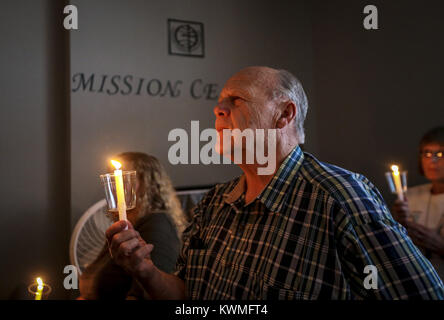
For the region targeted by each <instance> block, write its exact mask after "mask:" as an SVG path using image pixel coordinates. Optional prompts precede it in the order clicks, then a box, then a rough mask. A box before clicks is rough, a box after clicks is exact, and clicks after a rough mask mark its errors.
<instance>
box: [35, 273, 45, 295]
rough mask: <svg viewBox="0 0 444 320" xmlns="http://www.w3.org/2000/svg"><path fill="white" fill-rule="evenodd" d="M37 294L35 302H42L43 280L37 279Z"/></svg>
mask: <svg viewBox="0 0 444 320" xmlns="http://www.w3.org/2000/svg"><path fill="white" fill-rule="evenodd" d="M36 281H37V292H36V293H35V300H42V291H43V280H42V278H40V277H39V278H37V279H36Z"/></svg>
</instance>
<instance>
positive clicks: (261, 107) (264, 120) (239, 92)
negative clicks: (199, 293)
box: [214, 70, 276, 151]
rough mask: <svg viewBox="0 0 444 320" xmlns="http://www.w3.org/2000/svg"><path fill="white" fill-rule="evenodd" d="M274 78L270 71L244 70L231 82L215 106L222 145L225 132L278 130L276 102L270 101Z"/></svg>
mask: <svg viewBox="0 0 444 320" xmlns="http://www.w3.org/2000/svg"><path fill="white" fill-rule="evenodd" d="M273 76H274V75H273V74H269V75H268V77H267V74H266V72H261V71H260V70H258V71H257V72H255V71H252V70H249V71H241V72H239V73H237V74H235V75H234V76H233V77H231V78H230V79H229V80H228V81H227V83H226V84H225V86H224V88H223V89H222V92H221V94H220V96H219V100H218V104H217V106H216V107H214V114H215V116H216V122H215V127H216V130H217V131H218V135H219V138H220V139H221V142H222V130H223V129H231V130H232V129H240V130H241V131H243V130H245V129H247V128H251V129H253V130H254V129H269V128H274V127H275V119H274V114H275V108H276V103H275V102H274V101H272V100H271V99H270V92H271V91H272V89H273V88H272V86H273V85H274V81H273V80H270V79H274V78H273ZM222 144H223V142H222V143H221V146H220V148H222ZM219 151H222V149H220V150H219Z"/></svg>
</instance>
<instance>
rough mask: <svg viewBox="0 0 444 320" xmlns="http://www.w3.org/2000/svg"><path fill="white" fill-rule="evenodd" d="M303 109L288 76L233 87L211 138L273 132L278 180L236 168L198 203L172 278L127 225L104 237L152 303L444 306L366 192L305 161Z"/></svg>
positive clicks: (425, 270) (243, 74)
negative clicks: (423, 302)
mask: <svg viewBox="0 0 444 320" xmlns="http://www.w3.org/2000/svg"><path fill="white" fill-rule="evenodd" d="M307 106H308V105H307V98H306V96H305V93H304V91H303V88H302V86H301V84H300V83H299V81H298V80H297V79H296V78H295V77H294V76H292V75H291V74H290V73H289V72H287V71H284V70H274V69H271V68H266V67H249V68H245V69H243V70H241V71H240V72H238V73H236V74H235V75H234V76H233V77H231V78H230V79H229V80H228V81H227V83H226V84H225V86H224V88H223V90H222V92H221V94H220V98H219V101H218V105H217V106H216V107H215V109H214V113H215V115H216V129H217V130H218V131H221V130H222V129H236V128H237V129H241V130H243V129H246V128H252V129H275V130H276V137H277V139H276V162H277V164H278V165H279V166H278V167H277V168H276V171H275V172H274V174H272V175H258V174H257V168H258V167H259V166H260V165H259V164H258V163H257V162H254V163H251V164H239V166H240V167H241V169H242V170H243V172H244V174H243V175H242V176H241V177H239V178H236V179H234V180H232V181H230V182H228V183H225V184H221V185H217V186H216V187H215V188H213V189H212V190H211V191H210V192H209V193H208V194H207V195H206V196H205V197H204V199H203V200H202V201H201V202H200V203H199V204H198V205H197V206H196V208H194V210H193V216H194V218H193V221H192V223H191V224H190V226H189V227H188V228H187V230H186V231H185V235H184V244H183V248H182V253H181V256H180V258H179V260H178V263H177V272H176V273H175V274H174V275H173V274H166V273H164V272H162V271H160V270H159V269H158V268H157V267H156V266H155V265H154V264H153V262H152V261H151V259H150V252H151V251H152V250H153V247H152V245H150V244H146V243H144V242H143V240H141V239H140V237H139V236H138V234H137V232H135V231H134V229H133V228H132V226H131V225H130V224H129V223H128V225H129V229H128V230H124V228H125V226H126V224H127V223H125V222H123V221H122V222H117V223H115V224H114V225H112V226H111V227H110V228H109V229H108V230H107V238H108V242H109V246H110V252H111V255H112V256H113V257H114V259H115V261H116V262H117V263H118V264H119V265H121V266H122V267H124V268H125V269H126V270H127V271H128V272H131V273H132V274H133V275H134V276H135V277H137V278H138V279H139V281H140V283H141V284H142V285H143V286H144V287H145V288H146V290H147V291H148V292H149V293H150V294H151V295H152V297H154V298H158V299H181V298H191V299H359V298H373V299H407V298H420V299H443V298H444V286H443V283H442V281H441V280H440V279H439V277H438V276H437V274H436V272H435V270H434V269H433V267H432V266H431V264H430V262H429V261H428V260H426V259H425V258H424V257H423V255H422V254H421V252H420V251H419V250H418V249H417V248H416V247H415V246H414V245H413V243H412V242H411V240H410V239H409V238H408V236H407V234H406V231H405V229H404V228H403V227H402V226H401V225H399V224H398V223H396V222H395V221H394V220H393V218H392V216H391V214H390V212H389V211H388V210H387V208H386V205H385V203H384V200H383V199H382V197H381V195H380V194H379V192H378V190H377V189H376V188H375V187H374V186H373V185H372V184H371V182H370V181H368V180H367V179H366V178H365V177H363V176H361V175H359V174H355V173H352V172H349V171H347V170H344V169H341V168H339V167H336V166H333V165H330V164H326V163H323V162H320V161H319V160H317V159H316V158H314V157H313V156H312V155H310V154H309V153H304V152H302V150H301V149H300V147H299V144H301V143H303V142H304V130H303V123H304V119H305V115H306V113H307ZM222 144H223V142H222ZM268 151H269V152H270V150H268ZM154 250H155V248H154Z"/></svg>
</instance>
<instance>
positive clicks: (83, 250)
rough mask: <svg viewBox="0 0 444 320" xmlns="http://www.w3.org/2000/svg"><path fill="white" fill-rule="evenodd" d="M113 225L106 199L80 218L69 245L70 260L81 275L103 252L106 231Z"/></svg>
mask: <svg viewBox="0 0 444 320" xmlns="http://www.w3.org/2000/svg"><path fill="white" fill-rule="evenodd" d="M112 223H113V222H112V220H111V219H110V218H109V217H108V215H107V205H106V200H105V199H102V200H100V201H99V202H97V203H95V204H94V205H93V206H91V207H90V208H89V209H88V210H86V211H85V213H84V214H83V215H82V216H81V217H80V219H79V221H78V222H77V224H76V226H75V228H74V230H73V232H72V235H71V241H70V244H69V258H70V261H71V264H72V265H74V266H76V267H77V270H78V271H79V274H82V272H83V271H84V270H85V269H86V267H88V265H89V264H90V263H92V262H93V261H94V260H95V259H96V258H97V256H98V255H99V254H100V252H101V251H102V249H103V246H104V245H105V242H106V239H105V231H106V229H108V228H109V226H111V224H112Z"/></svg>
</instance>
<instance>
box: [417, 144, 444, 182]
mask: <svg viewBox="0 0 444 320" xmlns="http://www.w3.org/2000/svg"><path fill="white" fill-rule="evenodd" d="M440 151H441V152H444V146H442V145H440V144H439V143H429V144H426V145H425V146H424V147H423V149H422V157H421V161H422V168H423V170H424V175H425V177H426V178H427V179H429V180H430V181H436V180H441V181H442V180H444V158H442V157H441V158H438V157H437V156H435V153H437V152H440ZM426 154H428V155H429V156H430V155H432V156H431V157H426V156H425V155H426Z"/></svg>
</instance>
